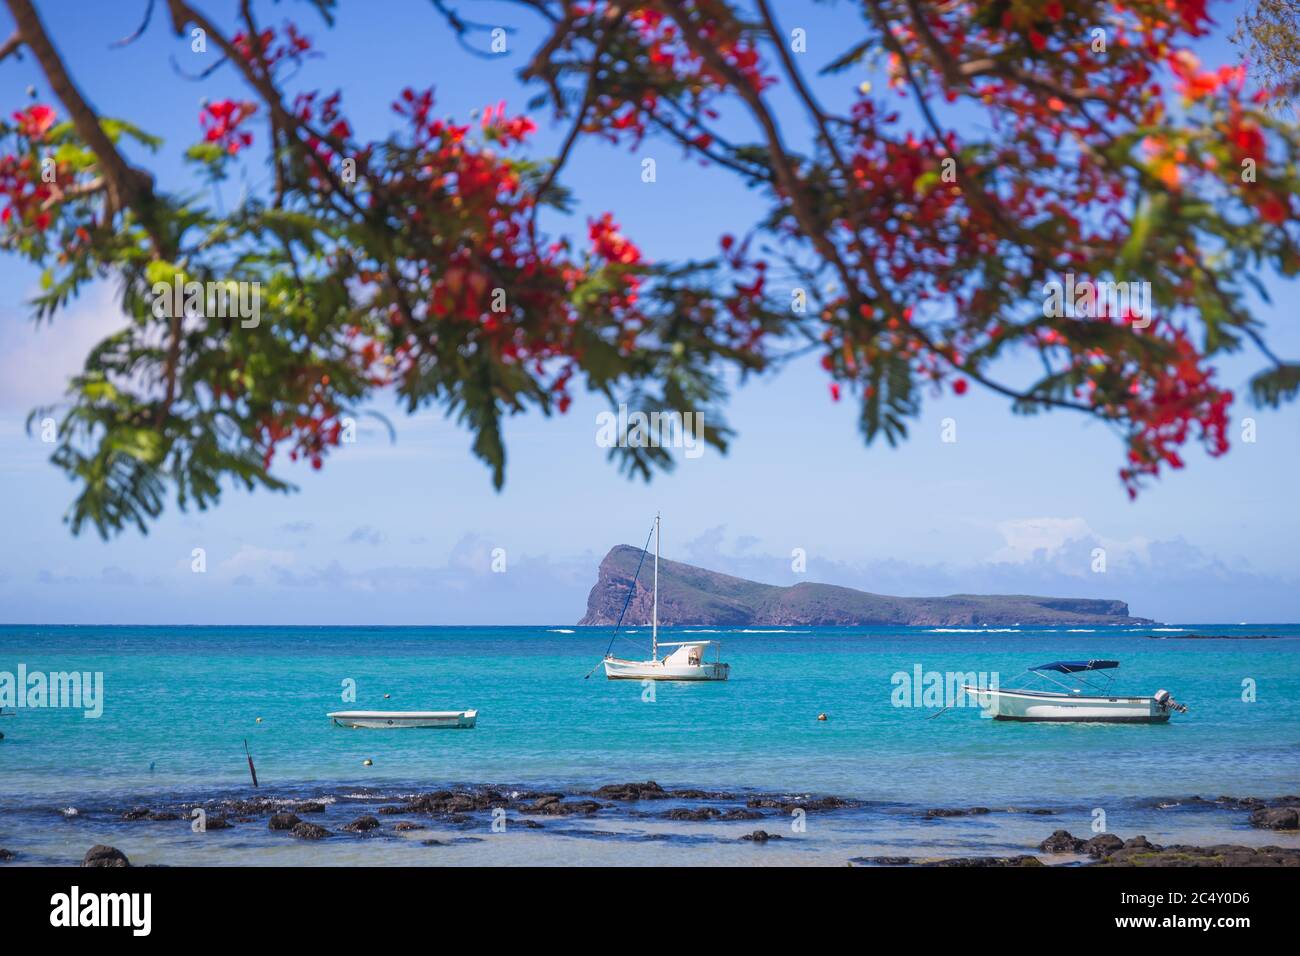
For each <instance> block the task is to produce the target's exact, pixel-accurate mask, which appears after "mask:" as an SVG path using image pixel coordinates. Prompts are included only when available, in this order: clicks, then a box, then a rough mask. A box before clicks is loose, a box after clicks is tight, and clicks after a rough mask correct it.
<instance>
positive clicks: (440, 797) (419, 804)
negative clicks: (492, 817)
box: [411, 787, 510, 814]
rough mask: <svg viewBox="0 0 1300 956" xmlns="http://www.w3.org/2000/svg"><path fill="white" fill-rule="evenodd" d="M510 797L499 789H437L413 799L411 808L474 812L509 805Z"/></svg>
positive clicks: (443, 811)
mask: <svg viewBox="0 0 1300 956" xmlns="http://www.w3.org/2000/svg"><path fill="white" fill-rule="evenodd" d="M509 805H510V798H509V797H507V796H506V795H505V794H504V793H502V792H501V791H499V790H494V789H492V788H490V787H489V788H486V789H482V790H435V791H434V792H433V793H426V794H422V795H420V796H418V797H415V798H414V799H412V800H411V809H412V810H420V811H423V812H425V813H451V814H460V813H473V812H474V811H476V810H495V809H496V808H497V807H508V806H509Z"/></svg>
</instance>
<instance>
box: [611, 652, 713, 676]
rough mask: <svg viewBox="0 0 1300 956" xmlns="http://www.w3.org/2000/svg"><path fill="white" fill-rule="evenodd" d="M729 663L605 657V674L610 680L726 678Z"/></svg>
mask: <svg viewBox="0 0 1300 956" xmlns="http://www.w3.org/2000/svg"><path fill="white" fill-rule="evenodd" d="M730 671H731V665H729V664H723V663H711V664H710V663H699V664H678V663H673V662H670V661H669V660H667V659H665V660H662V661H625V660H621V659H619V658H617V657H607V658H605V676H606V677H608V678H609V679H610V680H726V679H727V675H728V674H729V673H730Z"/></svg>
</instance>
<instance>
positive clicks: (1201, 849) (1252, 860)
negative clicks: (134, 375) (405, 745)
mask: <svg viewBox="0 0 1300 956" xmlns="http://www.w3.org/2000/svg"><path fill="white" fill-rule="evenodd" d="M1144 803H1145V805H1146V806H1148V807H1150V808H1151V809H1155V810H1165V809H1168V810H1174V809H1207V810H1220V811H1225V812H1232V813H1242V814H1247V815H1248V816H1247V817H1246V820H1245V821H1243V822H1247V823H1249V825H1250V826H1251V827H1253V828H1256V829H1263V830H1275V831H1278V832H1279V833H1283V832H1286V833H1296V832H1297V831H1298V830H1300V796H1295V795H1289V796H1283V797H1277V798H1271V799H1264V798H1258V797H1228V796H1221V797H1217V798H1213V799H1208V798H1203V797H1199V796H1194V797H1179V798H1153V799H1151V800H1149V801H1144ZM873 806H877V805H873V804H870V803H868V802H867V801H862V800H854V799H848V798H843V797H836V796H827V795H814V794H781V793H754V792H732V791H725V790H701V789H690V788H686V789H676V790H673V789H666V788H664V787H661V786H660V785H659V784H657V783H655V782H654V781H643V782H630V783H616V784H607V785H605V786H601V787H597V788H595V789H593V790H572V791H569V792H565V791H563V790H529V789H512V788H508V787H504V786H490V785H467V786H459V787H455V788H446V789H437V790H431V791H427V792H415V793H408V794H402V795H393V794H386V793H382V792H373V793H359V794H357V793H349V794H346V795H343V796H340V795H331V794H321V795H318V796H315V797H311V796H308V797H285V796H267V795H258V796H253V797H247V796H242V795H241V796H233V797H224V798H216V799H210V800H205V801H198V802H195V801H189V802H185V801H181V802H176V803H172V804H167V805H162V806H131V807H127V808H125V809H123V808H120V807H119V808H113V807H109V808H106V809H105V810H103V811H96V812H95V816H97V817H106V818H108V819H111V820H113V821H114V822H115V823H116V824H119V825H124V824H131V825H133V826H134V825H137V824H138V825H141V826H145V825H150V824H156V825H170V826H176V825H183V826H186V827H190V828H194V829H202V830H204V831H220V830H230V829H234V828H248V827H254V826H256V827H261V828H265V831H266V832H268V833H274V834H277V835H281V836H283V838H284V839H286V840H294V841H306V842H315V841H322V840H336V839H384V838H387V839H415V840H418V841H419V842H420V843H421V844H422V845H425V846H445V845H448V844H449V843H474V842H478V841H480V840H481V839H482V837H480V836H474V835H470V832H471V831H481V830H483V829H485V828H491V827H493V826H495V825H500V826H502V827H504V826H506V825H508V826H509V827H521V828H524V829H528V830H541V831H545V830H546V829H548V828H549V827H553V826H555V824H556V823H557V822H561V823H562V822H564V821H568V820H572V819H584V820H586V819H593V818H597V819H605V820H610V821H613V820H615V819H621V820H624V821H628V820H665V821H669V820H670V821H688V822H700V823H708V822H734V821H753V822H755V823H758V822H759V821H768V822H767V827H768V829H763V828H757V829H754V830H752V831H750V832H746V833H744V834H742V835H735V831H734V829H731V830H730V831H722V832H720V833H719V834H718V838H719V839H724V840H738V841H745V842H748V843H750V844H752V845H755V846H761V845H765V844H768V843H775V842H777V841H781V840H783V839H786V838H785V837H783V836H782V834H781V833H779V832H773V831H776V830H779V829H786V828H788V827H789V825H790V821H791V818H792V817H800V816H801V815H802V814H834V813H837V812H844V811H853V810H857V809H863V808H870V807H873ZM75 812H76V811H74V813H75ZM894 812H898V813H900V814H902V815H903V816H907V817H911V818H912V819H913V820H914V821H917V822H921V823H926V822H930V823H933V824H935V825H937V826H944V825H945V821H948V820H952V819H955V818H971V817H983V816H986V815H990V814H1000V813H1009V814H1012V813H1013V814H1027V815H1031V816H1051V815H1055V814H1057V813H1058V812H1059V811H1058V810H1055V809H1052V808H1049V807H1033V806H1030V807H1022V806H1014V807H1013V806H1008V807H984V806H972V807H932V808H928V809H927V808H915V809H911V810H908V809H901V810H897V811H894ZM354 814H355V815H354ZM349 817H351V819H348V818H349ZM394 818H400V819H394ZM433 826H440V827H442V828H444V829H445V828H447V827H452V828H455V829H456V830H460V831H462V832H463V833H464V835H460V836H453V837H451V838H446V837H447V834H446V833H445V832H444V833H440V834H439V835H440V836H442V837H444V839H421V834H420V831H423V830H427V829H430V828H431V827H433ZM557 832H558V831H557ZM564 832H566V834H567V835H572V833H573V831H572V830H567V831H564ZM584 835H587V836H591V837H595V838H603V837H618V836H620V834H617V833H613V832H610V831H607V830H586V831H584ZM277 838H278V837H277ZM787 842H788V841H787ZM1036 849H1037V852H1038V854H1041V857H1040V856H1039V855H1034V854H1032V853H1025V854H1016V855H1011V856H959V857H949V858H939V857H913V856H871V857H855V858H852V859H851V860H849V862H850V863H851V864H855V865H868V866H959V867H960V866H1041V865H1048V864H1053V865H1055V864H1061V863H1064V864H1068V865H1084V866H1300V847H1293V848H1286V847H1278V846H1271V845H1270V846H1263V847H1250V846H1243V845H1239V844H1218V845H1212V846H1193V845H1188V844H1172V845H1167V846H1159V845H1156V844H1152V843H1150V842H1149V841H1148V840H1147V838H1146V837H1145V836H1136V837H1132V838H1130V839H1128V840H1124V839H1121V838H1120V837H1118V836H1116V835H1114V834H1111V833H1101V834H1098V835H1096V836H1093V837H1091V838H1088V839H1083V838H1080V837H1076V836H1074V835H1072V834H1071V833H1070V832H1069V831H1068V830H1064V829H1057V830H1056V831H1055V832H1053V833H1052V834H1051V835H1050V836H1048V837H1047V838H1046V839H1045V840H1043V841H1042V842H1041V843H1040V844H1038V846H1037V847H1036ZM16 859H21V854H19V853H15V852H14V851H11V850H8V849H4V848H2V847H0V863H3V862H8V861H12V860H16ZM68 862H72V861H68ZM81 865H83V866H111V867H118V866H128V865H130V863H129V861H128V859H127V857H126V855H125V854H124V853H123V852H122V851H121V850H119V849H117V848H115V847H112V846H107V845H104V844H97V845H96V846H94V847H92V848H91V849H90V850H89V851H88V852H87V853H86V855H85V857H84V859H83V860H82V864H81Z"/></svg>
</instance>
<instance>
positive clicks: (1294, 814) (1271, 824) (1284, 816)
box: [1250, 807, 1300, 830]
mask: <svg viewBox="0 0 1300 956" xmlns="http://www.w3.org/2000/svg"><path fill="white" fill-rule="evenodd" d="M1250 825H1251V826H1252V827H1260V828H1262V829H1265V830H1295V829H1300V811H1297V810H1296V809H1295V808H1294V807H1276V808H1272V809H1265V810H1256V811H1255V812H1254V813H1252V814H1251V815H1250Z"/></svg>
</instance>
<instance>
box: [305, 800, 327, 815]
mask: <svg viewBox="0 0 1300 956" xmlns="http://www.w3.org/2000/svg"><path fill="white" fill-rule="evenodd" d="M298 812H299V813H324V812H325V804H323V803H317V802H316V801H308V802H307V803H300V804H298Z"/></svg>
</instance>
